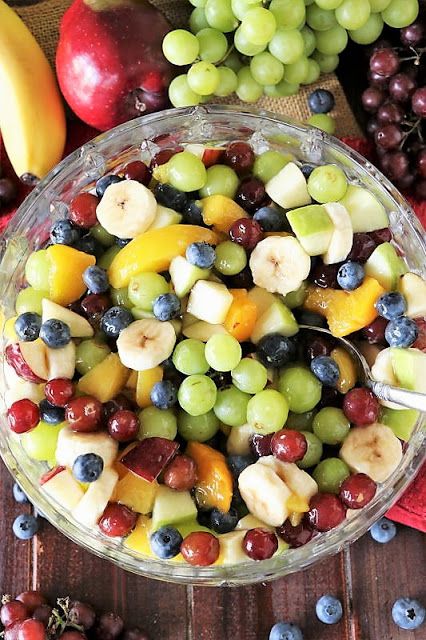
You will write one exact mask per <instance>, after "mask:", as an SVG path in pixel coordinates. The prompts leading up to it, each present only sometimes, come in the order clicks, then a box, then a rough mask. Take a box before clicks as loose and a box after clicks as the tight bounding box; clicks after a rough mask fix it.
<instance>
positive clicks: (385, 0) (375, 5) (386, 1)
mask: <svg viewBox="0 0 426 640" xmlns="http://www.w3.org/2000/svg"><path fill="white" fill-rule="evenodd" d="M391 1H392V0H370V9H371V13H380V12H381V11H384V10H385V9H387V8H388V6H389V5H390V3H391Z"/></svg>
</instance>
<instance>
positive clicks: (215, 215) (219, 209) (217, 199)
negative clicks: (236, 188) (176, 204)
mask: <svg viewBox="0 0 426 640" xmlns="http://www.w3.org/2000/svg"><path fill="white" fill-rule="evenodd" d="M201 202H202V207H203V209H202V211H203V220H204V222H205V223H206V224H208V225H213V229H214V230H215V231H222V232H223V233H228V231H229V229H230V228H231V227H232V225H233V224H234V222H235V221H236V220H239V219H240V218H248V217H249V216H248V214H247V213H246V212H245V211H244V209H242V207H240V205H239V204H237V203H236V202H235V201H234V200H232V198H228V197H227V196H222V195H220V194H215V195H213V196H207V198H204V199H203V200H202V201H201Z"/></svg>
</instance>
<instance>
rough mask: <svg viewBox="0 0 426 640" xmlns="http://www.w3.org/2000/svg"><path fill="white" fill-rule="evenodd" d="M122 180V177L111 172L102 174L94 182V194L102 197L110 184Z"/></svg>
mask: <svg viewBox="0 0 426 640" xmlns="http://www.w3.org/2000/svg"><path fill="white" fill-rule="evenodd" d="M122 180H124V178H120V176H115V175H114V174H112V173H111V174H109V175H107V176H102V178H99V180H98V181H97V182H96V195H97V196H98V198H102V196H103V195H104V193H105V191H106V189H107V188H108V187H109V186H110V184H114V183H116V182H121V181H122Z"/></svg>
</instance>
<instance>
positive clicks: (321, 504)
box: [307, 493, 346, 531]
mask: <svg viewBox="0 0 426 640" xmlns="http://www.w3.org/2000/svg"><path fill="white" fill-rule="evenodd" d="M345 517H346V511H345V507H344V506H343V504H342V503H341V502H340V500H339V498H338V497H337V496H335V495H334V494H332V493H317V494H316V495H315V496H313V498H312V499H311V502H310V504H309V511H308V514H307V519H308V522H309V523H310V525H311V526H312V527H314V529H317V531H330V529H334V528H335V527H337V526H338V525H339V524H340V523H341V522H343V520H344V519H345Z"/></svg>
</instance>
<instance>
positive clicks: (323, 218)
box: [286, 204, 334, 256]
mask: <svg viewBox="0 0 426 640" xmlns="http://www.w3.org/2000/svg"><path fill="white" fill-rule="evenodd" d="M286 215H287V219H288V221H289V223H290V226H291V228H292V229H293V231H294V233H295V234H296V238H297V239H298V240H299V242H300V244H301V245H302V247H303V248H304V250H305V251H306V253H307V254H308V255H310V256H319V255H321V254H322V253H325V252H326V251H327V249H328V247H329V244H330V241H331V236H332V235H333V231H334V225H333V222H332V221H331V218H330V216H329V215H328V213H327V211H326V209H325V207H323V206H322V205H320V204H312V205H310V206H307V207H300V208H299V209H294V210H293V211H287V214H286Z"/></svg>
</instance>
